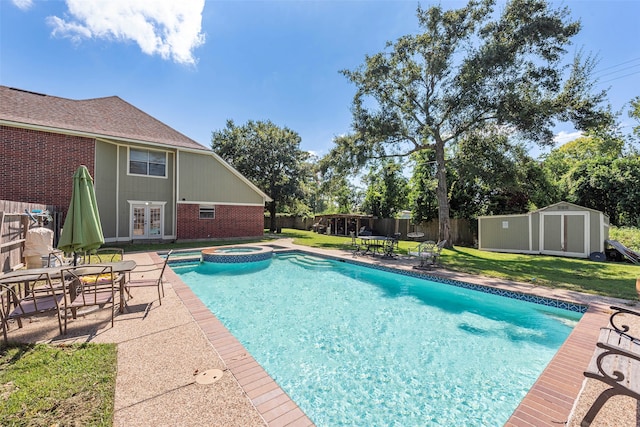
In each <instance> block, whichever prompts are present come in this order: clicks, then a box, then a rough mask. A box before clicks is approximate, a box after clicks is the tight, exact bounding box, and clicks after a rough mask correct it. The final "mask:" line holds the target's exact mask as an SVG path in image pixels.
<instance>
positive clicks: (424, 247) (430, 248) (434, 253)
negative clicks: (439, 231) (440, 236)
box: [409, 240, 447, 270]
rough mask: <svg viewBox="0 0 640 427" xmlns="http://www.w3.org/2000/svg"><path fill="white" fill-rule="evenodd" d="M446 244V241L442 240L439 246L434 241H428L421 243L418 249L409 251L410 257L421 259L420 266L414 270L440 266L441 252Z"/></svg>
mask: <svg viewBox="0 0 640 427" xmlns="http://www.w3.org/2000/svg"><path fill="white" fill-rule="evenodd" d="M446 243H447V241H446V240H441V241H439V242H438V243H437V244H436V243H435V242H434V241H433V240H427V241H426V242H422V243H420V244H419V245H418V246H417V247H416V248H413V249H409V255H412V256H415V257H418V258H420V265H417V266H414V267H413V268H415V269H417V270H420V269H431V268H432V267H434V266H440V265H441V264H440V261H439V260H440V252H442V249H443V248H444V245H445V244H446Z"/></svg>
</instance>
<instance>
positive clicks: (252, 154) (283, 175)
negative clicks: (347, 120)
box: [211, 120, 309, 232]
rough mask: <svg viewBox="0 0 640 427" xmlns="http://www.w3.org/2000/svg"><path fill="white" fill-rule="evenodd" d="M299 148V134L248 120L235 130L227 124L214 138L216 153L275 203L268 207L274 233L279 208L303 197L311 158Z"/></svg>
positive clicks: (213, 147) (231, 125) (229, 122)
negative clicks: (304, 183)
mask: <svg viewBox="0 0 640 427" xmlns="http://www.w3.org/2000/svg"><path fill="white" fill-rule="evenodd" d="M299 146H300V136H299V135H298V134H297V133H296V132H294V131H292V130H290V129H288V128H286V127H285V128H280V127H278V126H276V125H275V124H273V123H272V122H271V121H266V122H263V121H257V122H254V121H252V120H249V121H248V122H247V123H246V124H245V125H243V126H236V125H235V124H234V123H233V121H232V120H228V121H227V125H226V127H225V128H224V129H222V130H220V131H215V132H213V133H212V136H211V148H212V149H213V151H215V152H216V153H218V155H219V156H220V157H222V158H223V159H224V160H225V161H227V163H229V164H230V165H231V166H233V167H234V168H235V169H236V170H237V171H238V172H240V173H241V174H242V175H244V176H245V177H246V178H248V179H250V180H251V181H253V182H254V183H255V184H256V185H257V186H258V187H259V188H261V189H262V191H264V192H265V193H267V194H269V196H270V197H271V198H272V199H273V201H272V202H270V203H269V213H270V215H271V227H270V228H271V231H272V232H273V231H275V230H276V212H277V207H278V204H280V203H282V204H285V203H288V202H291V201H292V200H294V199H296V198H301V197H303V188H302V183H303V182H304V178H305V174H306V173H308V170H309V169H308V168H307V167H306V166H305V162H306V160H307V159H308V157H309V154H308V153H307V152H304V151H301V150H300V149H299Z"/></svg>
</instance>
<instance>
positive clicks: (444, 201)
mask: <svg viewBox="0 0 640 427" xmlns="http://www.w3.org/2000/svg"><path fill="white" fill-rule="evenodd" d="M435 149H436V167H437V171H436V178H438V188H437V190H436V197H437V198H438V223H439V225H440V232H439V235H438V238H439V240H446V241H447V243H446V244H445V247H447V248H451V247H452V246H453V243H452V242H451V229H450V226H449V194H448V191H447V167H446V164H445V159H444V142H443V141H442V140H440V138H438V137H436V144H435Z"/></svg>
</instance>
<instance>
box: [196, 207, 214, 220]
mask: <svg viewBox="0 0 640 427" xmlns="http://www.w3.org/2000/svg"><path fill="white" fill-rule="evenodd" d="M215 218H216V207H215V206H210V205H200V219H215Z"/></svg>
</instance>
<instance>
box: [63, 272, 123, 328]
mask: <svg viewBox="0 0 640 427" xmlns="http://www.w3.org/2000/svg"><path fill="white" fill-rule="evenodd" d="M60 275H61V277H62V278H63V280H64V285H65V293H64V304H63V306H62V309H61V310H60V315H61V316H64V334H66V333H67V319H68V317H69V316H68V314H69V311H71V314H72V317H73V318H74V319H75V318H76V317H77V312H78V309H79V308H84V307H95V306H98V307H104V306H105V305H107V304H111V327H113V319H114V317H115V311H116V309H115V306H116V304H115V296H116V293H117V292H120V287H121V284H120V281H121V280H123V278H122V276H118V275H116V274H114V272H113V268H112V267H111V266H109V265H91V264H88V265H80V266H75V267H69V268H63V269H62V270H61V271H60Z"/></svg>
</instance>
